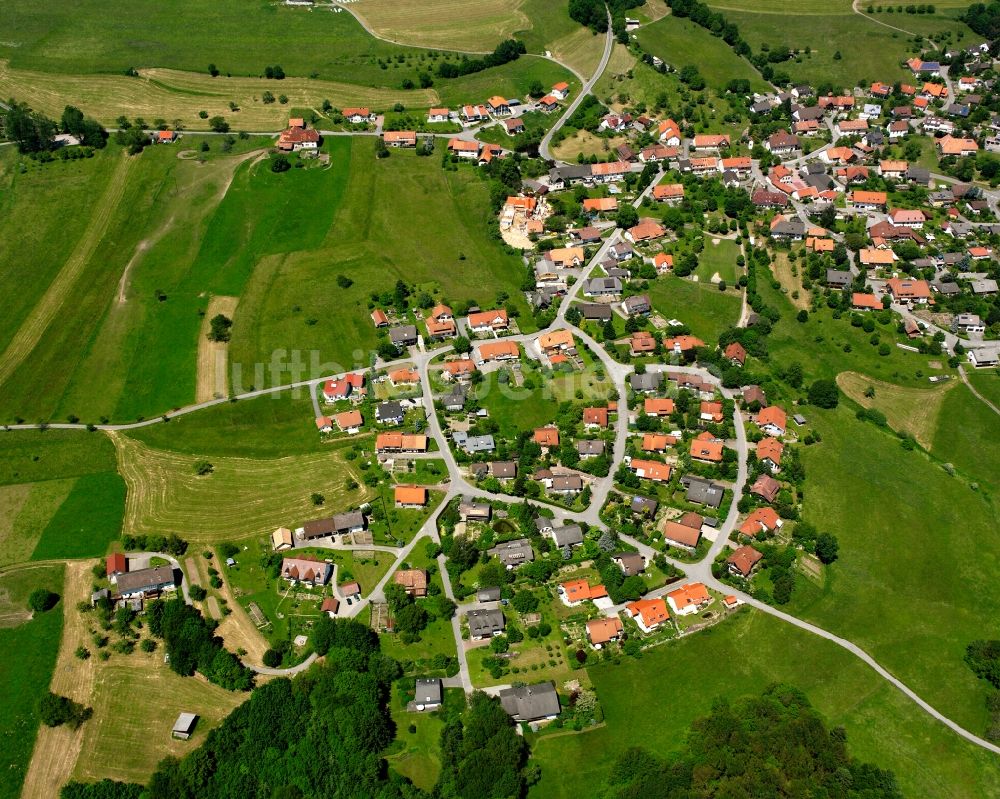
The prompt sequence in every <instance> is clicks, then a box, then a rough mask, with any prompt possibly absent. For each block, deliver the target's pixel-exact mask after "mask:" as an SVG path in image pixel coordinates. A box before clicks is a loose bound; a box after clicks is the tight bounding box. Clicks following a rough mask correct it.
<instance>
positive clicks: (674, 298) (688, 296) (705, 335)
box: [648, 245, 740, 344]
mask: <svg viewBox="0 0 1000 799" xmlns="http://www.w3.org/2000/svg"><path fill="white" fill-rule="evenodd" d="M709 246H711V245H709ZM648 293H649V299H650V301H651V302H652V303H653V308H655V309H656V310H657V311H659V312H660V313H661V314H663V316H664V318H666V319H679V320H680V321H681V322H683V323H684V324H686V325H688V326H689V327H690V328H691V332H692V333H693V334H694V335H695V336H697V337H698V338H700V339H702V341H704V342H705V343H707V344H712V343H713V342H715V341H716V340H717V339H718V338H719V334H720V333H722V331H723V330H726V329H727V328H730V327H733V326H735V325H736V322H737V321H738V320H739V316H740V297H739V295H738V294H736V293H735V292H734V291H732V290H731V289H730V290H729V291H725V292H722V291H719V289H718V287H717V286H715V285H713V284H711V283H702V282H698V283H695V282H693V281H691V280H688V279H686V278H679V277H674V276H673V275H665V276H664V277H660V278H657V279H656V280H655V281H651V282H650V284H649V292H648ZM668 329H669V328H668Z"/></svg>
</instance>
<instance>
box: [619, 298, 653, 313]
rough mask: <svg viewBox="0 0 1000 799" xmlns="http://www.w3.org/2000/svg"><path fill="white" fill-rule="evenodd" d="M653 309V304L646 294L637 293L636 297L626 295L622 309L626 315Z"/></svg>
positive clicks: (647, 311)
mask: <svg viewBox="0 0 1000 799" xmlns="http://www.w3.org/2000/svg"><path fill="white" fill-rule="evenodd" d="M652 310H653V306H652V304H651V303H650V301H649V296H648V295H646V294H636V295H635V296H634V297H626V298H625V299H624V300H622V311H623V312H624V313H625V315H626V316H639V315H642V314H648V313H649V312H650V311H652Z"/></svg>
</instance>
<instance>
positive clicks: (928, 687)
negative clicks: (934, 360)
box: [789, 387, 1000, 733]
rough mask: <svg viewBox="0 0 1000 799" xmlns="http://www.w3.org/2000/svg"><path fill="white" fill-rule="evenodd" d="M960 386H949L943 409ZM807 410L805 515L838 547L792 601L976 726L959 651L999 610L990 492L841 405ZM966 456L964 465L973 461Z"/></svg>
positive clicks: (977, 711)
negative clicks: (809, 439) (811, 434)
mask: <svg viewBox="0 0 1000 799" xmlns="http://www.w3.org/2000/svg"><path fill="white" fill-rule="evenodd" d="M961 391H962V387H958V388H955V389H952V390H951V391H950V392H949V393H948V395H947V397H946V398H945V400H944V405H943V408H942V413H941V418H942V419H943V418H945V417H946V416H948V412H949V410H954V409H952V408H951V405H952V403H953V402H954V401H956V400H960V399H961V398H962V396H963V395H962V393H959V392H961ZM877 395H878V388H876V396H877ZM983 407H984V408H985V406H983ZM808 418H809V425H810V427H812V428H813V429H814V431H815V432H817V433H819V434H820V435H821V437H822V441H821V443H819V444H814V445H812V446H808V447H804V448H803V449H802V451H801V454H802V462H803V464H804V466H805V470H806V476H807V490H806V493H805V503H804V508H803V517H804V518H805V519H806V520H808V521H811V522H812V523H813V524H815V525H816V526H817V528H818V529H820V530H829V531H831V532H834V533H835V534H836V535H837V537H838V538H839V540H840V558H839V560H837V562H836V563H834V564H833V565H832V566H830V567H828V570H827V571H828V573H827V578H826V581H825V585H824V586H823V587H822V588H818V587H816V586H814V585H813V584H812V583H810V582H806V581H801V584H800V586H799V587H798V588H797V589H796V592H795V594H794V595H793V598H792V603H791V605H790V606H789V610H790V612H792V613H793V614H795V615H797V616H800V617H804V618H806V619H809V620H810V621H813V622H815V623H816V624H818V625H820V626H822V627H825V628H826V629H828V630H830V631H832V632H835V633H837V634H838V635H842V636H844V637H845V638H848V639H849V640H851V641H853V642H855V643H857V644H858V645H859V646H861V647H863V648H864V649H865V650H866V651H868V652H869V653H870V654H871V655H872V657H874V658H875V659H876V660H878V661H879V662H880V663H881V664H882V665H884V666H885V667H886V668H887V669H889V670H890V671H891V672H893V673H894V674H896V675H897V676H898V677H900V678H901V679H902V680H903V681H905V682H906V683H907V684H908V685H909V686H910V687H911V688H912V689H913V690H914V691H916V692H917V693H918V694H919V695H920V696H921V697H923V698H924V699H925V700H927V701H928V702H929V703H930V704H931V705H933V706H934V707H936V708H937V709H938V710H940V711H941V712H943V713H946V714H947V715H948V716H950V717H951V718H953V719H954V720H956V721H957V722H958V723H960V724H962V725H964V726H966V727H967V728H968V729H971V730H973V731H977V732H980V733H981V732H982V731H983V730H984V729H985V727H986V709H985V706H984V697H985V688H984V687H983V684H982V683H981V682H980V681H979V680H977V679H976V677H975V676H974V675H973V674H972V672H971V671H970V670H969V669H968V668H967V667H966V665H965V664H964V663H963V662H962V654H963V652H964V649H965V646H966V644H967V643H968V642H970V641H972V640H974V639H977V638H982V637H984V636H988V635H990V634H991V633H990V628H989V625H988V624H986V625H985V626H984V623H985V622H984V620H986V619H989V618H992V616H993V615H994V614H995V613H997V612H998V611H1000V589H998V588H997V585H996V581H995V580H994V579H993V575H994V574H995V573H996V570H997V568H1000V549H998V548H997V546H996V545H995V536H994V535H993V534H992V532H991V531H993V530H995V529H996V526H997V522H998V518H997V511H996V507H995V503H994V501H993V498H992V496H991V495H990V493H989V492H987V491H977V490H975V487H974V486H973V485H972V484H970V482H969V481H968V479H967V478H966V477H965V476H964V475H963V474H959V475H958V476H954V477H953V476H951V475H949V473H948V472H947V471H946V470H945V469H944V468H942V466H941V464H940V463H939V462H937V461H936V460H934V459H931V458H929V457H928V456H927V455H925V454H924V453H923V452H921V451H920V450H919V449H913V450H910V451H907V450H906V449H904V448H903V447H902V446H901V445H900V441H899V439H898V438H897V437H896V436H895V435H894V434H893V433H892V432H891V431H887V430H881V429H879V428H877V427H875V426H874V425H873V424H871V423H863V422H860V421H857V420H856V419H855V418H854V414H853V412H852V411H851V410H850V409H848V408H846V407H844V406H843V405H842V406H841V407H840V408H838V409H837V410H835V411H822V410H820V409H818V408H810V409H809V417H808ZM963 422H964V423H966V424H970V425H973V426H974V425H975V424H976V423H977V422H978V420H977V419H975V418H974V417H971V416H970V417H960V418H959V420H957V421H956V423H955V425H956V426H957V425H960V424H962V423H963ZM980 432H981V435H984V436H985V435H988V434H986V433H983V432H982V431H980ZM939 444H940V433H939V437H938V439H935V446H938V445H939ZM979 451H980V448H977V449H976V450H975V452H979ZM858 453H864V457H858V455H857V454H858ZM948 454H949V455H951V454H953V453H951V452H950V451H949V453H948ZM973 457H975V455H972V454H970V455H969V456H968V457H967V458H966V459H965V462H964V463H963V464H962V466H963V467H965V468H967V469H969V470H971V469H972V468H974V467H973V466H972V465H970V464H969V463H968V462H969V460H970V459H971V458H973ZM847 464H849V467H845V465H847ZM991 476H992V475H991V474H986V475H984V477H991ZM873 597H874V598H877V601H876V600H875V599H873ZM942 674H947V676H948V678H947V679H946V680H942V679H940V675H942Z"/></svg>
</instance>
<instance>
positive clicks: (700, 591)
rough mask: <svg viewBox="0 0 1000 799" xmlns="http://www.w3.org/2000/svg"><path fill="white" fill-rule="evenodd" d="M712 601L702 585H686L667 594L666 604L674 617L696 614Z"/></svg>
mask: <svg viewBox="0 0 1000 799" xmlns="http://www.w3.org/2000/svg"><path fill="white" fill-rule="evenodd" d="M711 601H712V595H711V594H709V593H708V589H707V588H705V586H704V585H703V584H702V583H688V584H687V585H682V586H681V587H680V588H678V589H677V590H676V591H671V592H670V593H669V594H667V603H668V604H669V605H670V609H671V610H672V611H673V612H674V615H675V616H689V615H691V614H692V613H697V612H698V611H699V610H701V609H702V608H703V607H705V606H706V605H708V604H710V603H711Z"/></svg>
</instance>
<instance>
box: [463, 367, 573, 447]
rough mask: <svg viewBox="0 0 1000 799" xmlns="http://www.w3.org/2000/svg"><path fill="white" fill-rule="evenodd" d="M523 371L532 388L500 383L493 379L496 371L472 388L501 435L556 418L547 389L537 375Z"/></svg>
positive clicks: (554, 400) (514, 433)
mask: <svg viewBox="0 0 1000 799" xmlns="http://www.w3.org/2000/svg"><path fill="white" fill-rule="evenodd" d="M522 369H523V367H522ZM523 371H524V374H525V379H526V380H527V379H528V378H529V377H530V379H531V380H532V382H533V384H534V387H533V388H528V387H527V386H526V385H522V386H515V385H514V384H513V383H512V382H511V383H506V384H504V385H501V384H499V383H498V382H497V373H496V372H493V373H491V374H489V375H487V376H486V379H485V380H483V382H482V383H481V384H480V385H479V386H478V387H477V388H476V396H477V397H479V402H480V404H481V405H482V407H484V408H486V410H488V411H489V412H490V418H491V419H492V420H493V421H495V422H496V423H497V424H498V425H500V431H501V433H502V434H503V435H505V436H511V437H513V436H516V435H517V433H519V432H520V431H522V430H534V429H535V428H536V427H541V426H542V425H545V424H548V423H549V422H552V421H553V420H554V419H555V418H556V409H557V407H558V402H557V401H556V399H555V397H554V396H553V395H552V394H551V393H550V392H549V391H548V390H547V388H546V386H545V383H544V380H543V379H542V377H541V375H540V374H539V373H538V372H535V371H529V370H524V369H523Z"/></svg>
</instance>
